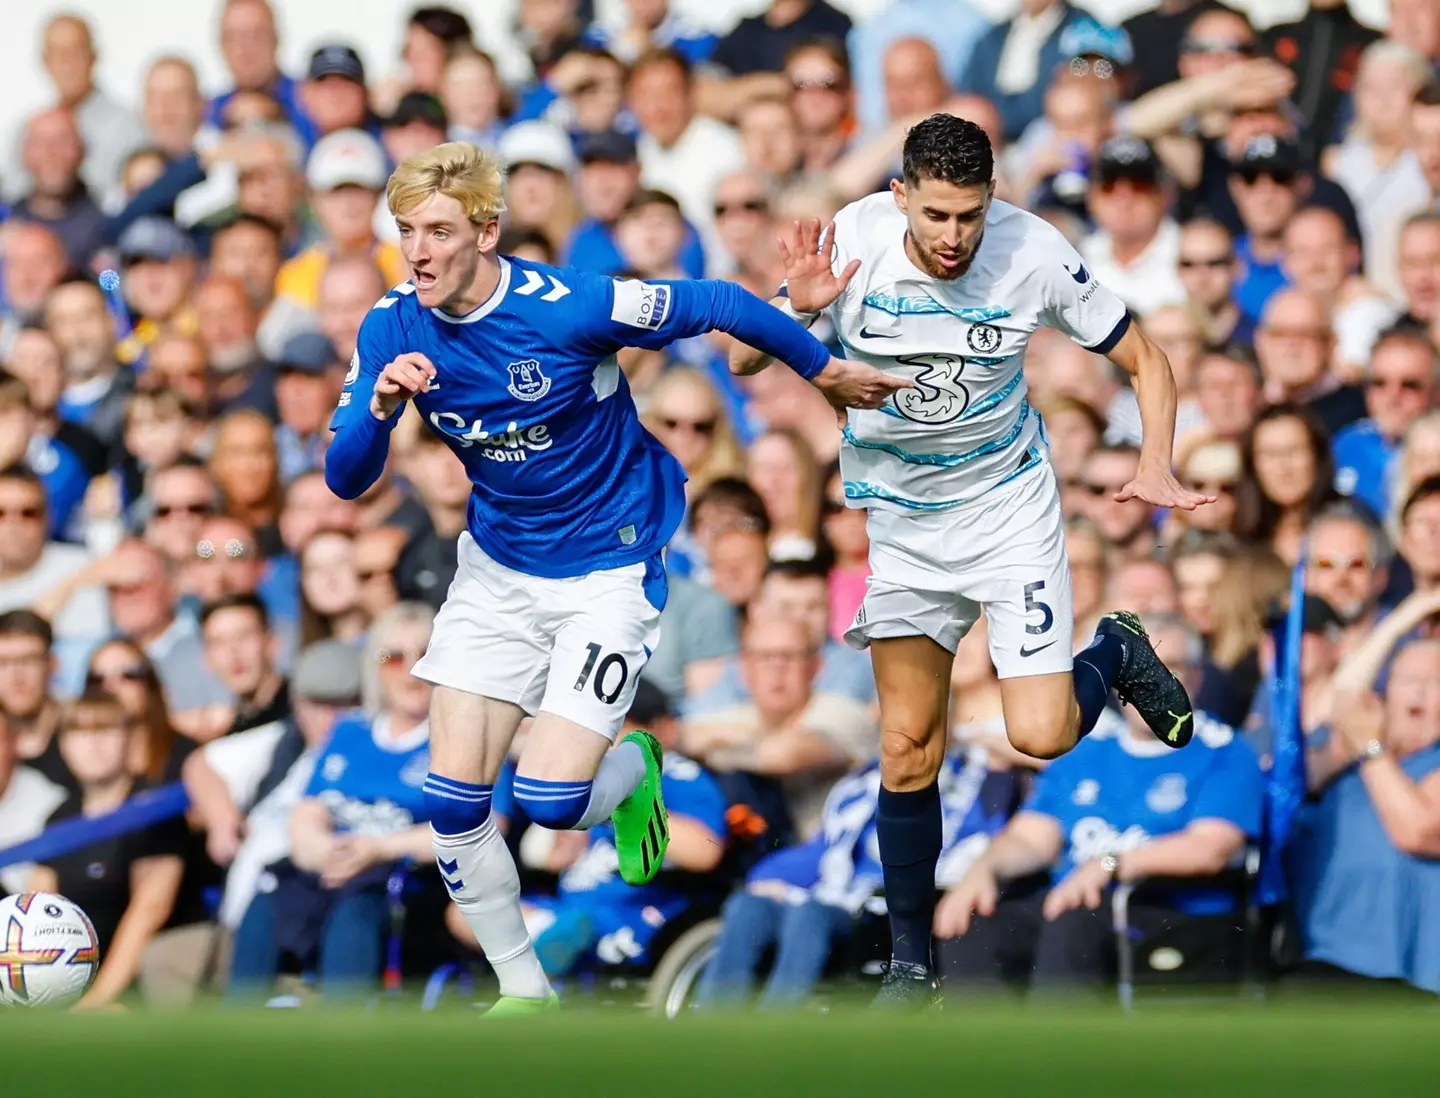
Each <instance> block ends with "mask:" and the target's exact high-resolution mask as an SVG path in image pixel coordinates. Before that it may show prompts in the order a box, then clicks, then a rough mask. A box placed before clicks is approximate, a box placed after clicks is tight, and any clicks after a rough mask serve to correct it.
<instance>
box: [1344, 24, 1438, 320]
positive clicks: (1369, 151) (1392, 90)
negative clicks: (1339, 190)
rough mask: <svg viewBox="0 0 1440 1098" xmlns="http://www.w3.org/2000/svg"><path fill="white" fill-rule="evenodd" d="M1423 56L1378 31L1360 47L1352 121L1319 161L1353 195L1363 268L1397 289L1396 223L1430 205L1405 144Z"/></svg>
mask: <svg viewBox="0 0 1440 1098" xmlns="http://www.w3.org/2000/svg"><path fill="white" fill-rule="evenodd" d="M1432 77H1433V73H1432V70H1431V68H1430V63H1429V62H1428V61H1426V60H1425V58H1423V57H1421V56H1420V55H1419V54H1418V53H1416V52H1415V51H1414V50H1412V49H1411V48H1410V47H1409V46H1404V45H1401V44H1400V43H1399V42H1392V41H1390V40H1389V39H1382V40H1381V41H1378V42H1374V43H1372V44H1371V45H1369V46H1367V47H1366V48H1365V52H1364V53H1363V54H1362V55H1361V57H1360V68H1359V72H1358V73H1357V74H1356V80H1355V96H1354V102H1355V123H1354V125H1352V126H1351V127H1350V131H1349V133H1347V134H1346V136H1345V140H1344V141H1342V142H1341V143H1340V144H1338V145H1332V146H1331V147H1330V148H1328V149H1326V150H1325V154H1324V156H1322V157H1321V160H1320V163H1321V167H1322V169H1323V171H1324V172H1325V174H1326V175H1327V176H1329V177H1330V178H1331V179H1333V180H1334V181H1335V182H1337V183H1339V184H1340V185H1341V186H1342V187H1344V188H1345V190H1346V192H1347V193H1348V194H1349V195H1350V198H1351V200H1352V201H1353V202H1354V203H1355V210H1356V213H1357V214H1358V215H1359V217H1360V228H1361V230H1362V231H1363V234H1364V235H1363V237H1362V239H1363V240H1364V241H1365V275H1366V277H1367V278H1369V279H1370V281H1372V282H1374V283H1375V284H1376V285H1377V286H1379V287H1380V288H1381V289H1383V290H1385V291H1386V292H1387V293H1390V294H1395V293H1398V291H1399V288H1400V287H1399V283H1398V281H1397V279H1396V273H1395V266H1396V257H1395V250H1396V244H1397V241H1398V238H1399V234H1400V227H1401V225H1402V224H1403V223H1404V221H1405V219H1406V218H1407V217H1409V216H1410V214H1412V213H1415V212H1417V211H1419V210H1423V209H1425V208H1427V207H1429V206H1430V205H1431V201H1432V200H1431V194H1430V184H1429V183H1427V182H1426V181H1425V173H1424V172H1423V171H1422V170H1421V168H1420V161H1419V158H1418V157H1417V156H1416V155H1415V152H1414V150H1413V149H1411V148H1410V143H1411V130H1410V123H1411V117H1410V109H1409V107H1410V104H1411V103H1413V102H1414V99H1415V96H1416V95H1417V94H1418V93H1419V91H1420V89H1421V88H1422V87H1424V86H1425V84H1426V82H1427V81H1429V80H1430V79H1432Z"/></svg>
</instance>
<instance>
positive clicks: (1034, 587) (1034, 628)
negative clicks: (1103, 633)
mask: <svg viewBox="0 0 1440 1098" xmlns="http://www.w3.org/2000/svg"><path fill="white" fill-rule="evenodd" d="M1043 590H1045V581H1044V580H1036V581H1035V582H1034V583H1027V584H1026V585H1025V612H1026V613H1027V614H1033V613H1034V612H1035V611H1036V610H1039V611H1040V613H1042V614H1043V615H1045V620H1044V621H1042V622H1041V623H1040V624H1039V625H1027V626H1026V627H1025V632H1027V633H1029V634H1030V635H1031V636H1032V637H1033V636H1036V635H1038V634H1040V633H1046V632H1049V630H1050V626H1052V625H1054V624H1055V615H1054V614H1053V613H1052V612H1051V610H1050V607H1048V606H1046V605H1045V604H1044V603H1043V602H1041V601H1040V600H1039V599H1037V598H1036V597H1035V592H1036V591H1043ZM592 647H593V645H592ZM591 662H592V663H593V662H594V657H591ZM586 669H587V671H588V669H589V664H587V665H586Z"/></svg>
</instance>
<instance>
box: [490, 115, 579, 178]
mask: <svg viewBox="0 0 1440 1098" xmlns="http://www.w3.org/2000/svg"><path fill="white" fill-rule="evenodd" d="M496 151H497V152H498V153H499V154H500V159H501V160H503V161H505V166H506V167H507V168H513V167H515V165H516V164H539V165H540V166H541V167H542V168H549V169H550V170H551V171H552V172H559V173H560V174H561V175H570V174H571V173H572V172H574V170H575V149H574V147H573V146H572V145H571V144H570V138H569V137H567V136H566V135H565V131H564V130H562V129H560V128H559V127H557V126H552V125H551V124H550V123H549V122H540V121H538V120H536V121H531V122H518V123H516V124H515V125H513V126H511V127H510V128H509V129H508V130H506V131H505V133H504V134H503V135H502V136H501V138H500V147H499V148H498V149H497V150H496Z"/></svg>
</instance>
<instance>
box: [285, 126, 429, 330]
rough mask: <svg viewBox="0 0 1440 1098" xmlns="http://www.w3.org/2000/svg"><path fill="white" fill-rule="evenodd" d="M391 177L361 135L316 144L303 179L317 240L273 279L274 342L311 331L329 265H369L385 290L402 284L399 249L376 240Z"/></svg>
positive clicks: (340, 134)
mask: <svg viewBox="0 0 1440 1098" xmlns="http://www.w3.org/2000/svg"><path fill="white" fill-rule="evenodd" d="M389 174H390V173H389V169H388V168H387V166H386V163H385V153H384V150H382V149H381V147H380V144H379V142H377V141H376V140H375V138H373V137H371V136H370V135H369V134H368V133H366V132H365V131H364V130H337V131H335V132H334V133H331V134H327V135H326V136H324V137H322V138H321V139H320V140H319V141H318V142H317V143H316V145H315V148H314V149H313V150H312V151H311V153H310V161H309V164H308V165H307V166H306V169H305V177H306V181H307V182H308V183H309V185H310V206H311V209H312V210H313V212H314V214H315V218H316V221H317V222H318V223H319V229H320V238H319V240H318V241H317V242H316V243H314V244H312V245H311V246H310V247H308V248H306V249H305V250H304V251H303V252H301V253H300V254H299V255H297V256H296V257H295V258H294V259H292V260H290V261H289V262H287V263H286V264H285V265H284V266H283V267H281V268H280V273H279V274H278V275H277V276H276V279H275V301H274V304H272V305H271V307H270V313H269V314H267V316H266V320H265V323H266V328H267V331H268V332H271V333H272V337H273V336H278V334H279V333H280V332H284V333H285V334H286V335H287V336H289V335H295V334H298V333H299V332H301V331H305V330H307V329H313V328H314V327H315V309H316V305H317V303H318V301H319V296H320V278H321V276H322V275H323V274H324V273H325V268H326V267H327V266H329V264H330V263H331V261H333V260H335V259H338V258H340V257H342V256H356V255H359V256H366V257H369V258H371V259H373V260H374V262H375V263H376V264H378V265H379V267H380V269H381V270H382V271H384V272H385V277H386V280H387V284H388V285H392V286H393V285H395V284H397V283H400V282H403V281H405V279H406V277H407V276H408V272H407V270H406V267H405V260H404V257H403V256H401V254H400V249H399V248H397V247H396V246H395V245H394V244H391V243H389V242H385V241H379V240H377V239H376V237H375V229H374V222H375V212H376V205H377V203H378V202H379V201H380V198H381V195H382V193H383V192H384V190H385V181H386V179H387V178H388V177H389ZM277 315H278V316H279V317H281V318H283V321H282V320H277V319H276V316H277Z"/></svg>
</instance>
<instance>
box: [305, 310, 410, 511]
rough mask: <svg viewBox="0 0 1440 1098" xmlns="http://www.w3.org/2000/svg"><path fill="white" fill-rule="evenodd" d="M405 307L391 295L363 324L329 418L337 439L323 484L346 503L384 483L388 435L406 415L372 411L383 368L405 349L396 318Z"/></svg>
mask: <svg viewBox="0 0 1440 1098" xmlns="http://www.w3.org/2000/svg"><path fill="white" fill-rule="evenodd" d="M403 305H404V301H403V299H402V298H401V297H400V296H397V295H396V294H395V293H394V291H392V292H391V293H389V294H387V295H386V296H385V297H382V298H381V299H380V300H379V301H378V302H376V303H375V307H374V308H372V309H371V310H370V312H368V313H367V314H366V315H365V319H364V320H363V321H361V322H360V332H359V334H358V335H357V336H356V339H355V354H354V355H353V356H352V357H351V359H350V369H349V371H348V372H347V373H346V375H345V382H344V386H343V387H342V389H341V391H340V400H339V402H338V403H337V404H336V406H335V414H334V415H333V416H332V417H331V418H330V430H331V431H332V432H334V435H335V437H334V439H332V440H331V443H330V448H329V449H328V450H327V451H326V453H325V483H326V485H327V486H328V487H329V489H330V490H331V491H332V492H334V493H335V494H336V495H337V496H339V497H340V498H342V499H355V498H356V497H357V496H359V495H360V494H361V493H362V492H364V491H365V490H366V489H367V488H369V487H370V486H371V485H372V484H374V483H375V482H376V481H377V480H378V479H380V474H381V473H382V472H384V470H385V461H386V458H388V457H389V454H390V432H391V431H393V430H394V429H395V424H397V423H399V422H400V417H401V415H402V413H403V411H404V409H403V408H402V409H401V411H400V412H396V413H395V414H394V415H392V416H391V417H390V418H389V419H383V420H382V419H376V418H375V415H374V414H373V413H372V412H371V411H370V398H371V397H372V396H373V395H374V393H375V382H376V380H377V379H378V378H379V377H380V373H381V371H382V370H384V369H385V364H386V363H387V362H389V361H390V360H391V359H393V358H394V357H395V356H396V355H398V354H400V353H401V352H402V351H404V350H405V349H406V348H405V347H404V346H403V343H404V340H403V333H402V332H401V330H400V324H399V321H398V319H397V317H396V314H397V313H398V312H399V310H400V309H401V308H402V307H403Z"/></svg>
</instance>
